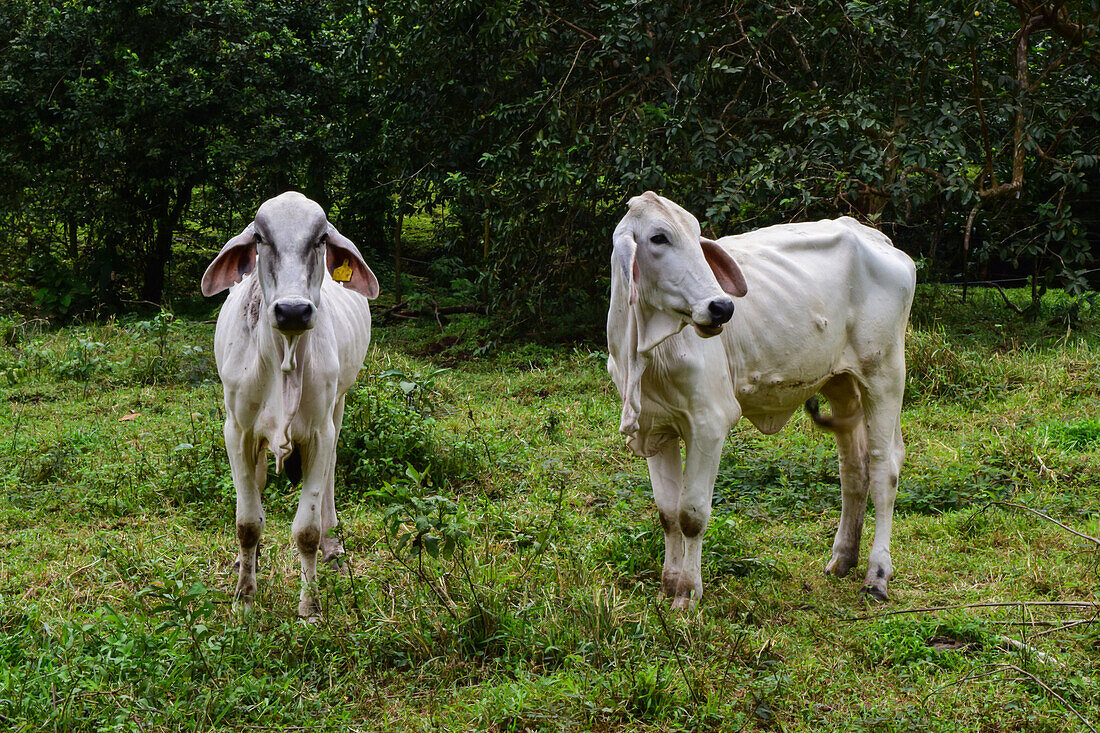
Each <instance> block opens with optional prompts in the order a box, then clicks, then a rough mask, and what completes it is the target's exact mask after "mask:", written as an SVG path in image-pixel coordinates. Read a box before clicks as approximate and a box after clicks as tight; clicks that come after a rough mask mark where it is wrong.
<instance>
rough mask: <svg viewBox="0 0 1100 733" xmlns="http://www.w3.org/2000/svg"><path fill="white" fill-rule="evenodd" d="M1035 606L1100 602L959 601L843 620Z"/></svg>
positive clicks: (1082, 605)
mask: <svg viewBox="0 0 1100 733" xmlns="http://www.w3.org/2000/svg"><path fill="white" fill-rule="evenodd" d="M1024 606H1026V607H1035V606H1054V607H1061V608H1084V609H1093V610H1095V609H1097V608H1100V603H1093V602H1092V601H1003V602H992V603H960V604H958V605H955V606H928V607H926V608H906V609H903V610H901V611H887V612H885V613H875V614H867V615H865V616H850V617H848V618H846V619H843V620H844V621H867V620H870V619H875V618H885V617H886V616H900V615H902V614H907V613H932V612H934V611H955V610H958V609H963V608H1014V607H1015V608H1019V607H1024Z"/></svg>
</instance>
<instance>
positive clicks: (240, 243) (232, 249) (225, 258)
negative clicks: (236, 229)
mask: <svg viewBox="0 0 1100 733" xmlns="http://www.w3.org/2000/svg"><path fill="white" fill-rule="evenodd" d="M255 266H256V222H252V223H251V224H249V225H248V226H247V227H245V228H244V231H243V232H241V233H240V234H238V235H237V236H235V237H233V238H232V239H230V240H229V241H228V242H226V243H225V246H224V247H222V251H221V252H218V256H217V257H215V258H214V261H213V262H211V263H210V266H209V267H207V268H206V272H205V273H203V276H202V294H203V295H205V296H206V297H208V298H209V297H210V296H211V295H217V294H218V293H220V292H221V291H223V290H225V289H226V288H228V287H230V286H232V285H234V284H236V283H238V282H240V281H241V280H242V279H244V276H245V275H247V274H248V273H250V272H252V268H253V267H255Z"/></svg>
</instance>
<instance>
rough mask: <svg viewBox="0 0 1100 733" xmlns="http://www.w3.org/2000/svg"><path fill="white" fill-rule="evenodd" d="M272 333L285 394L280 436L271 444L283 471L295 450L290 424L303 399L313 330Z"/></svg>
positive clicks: (282, 396)
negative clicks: (308, 344) (307, 359)
mask: <svg viewBox="0 0 1100 733" xmlns="http://www.w3.org/2000/svg"><path fill="white" fill-rule="evenodd" d="M271 334H272V336H273V337H274V341H275V350H274V354H275V357H276V359H277V360H278V363H279V367H278V371H277V372H276V374H275V378H276V381H277V383H278V385H279V393H280V397H281V398H282V399H281V400H280V402H281V404H282V411H281V414H280V415H279V425H278V428H277V429H276V435H275V438H276V440H275V441H273V444H272V445H271V451H272V453H274V454H275V470H276V472H279V471H282V468H283V461H285V460H286V458H287V457H288V456H289V455H290V454H291V452H292V451H293V450H294V444H293V442H292V440H291V436H290V426H291V424H292V423H293V422H294V417H295V416H296V415H297V414H298V408H299V406H300V405H301V402H302V376H303V373H304V372H305V350H306V345H307V343H308V341H309V331H306V332H305V333H303V334H299V335H297V336H286V335H284V334H282V333H279V332H278V331H276V330H274V329H272V330H271Z"/></svg>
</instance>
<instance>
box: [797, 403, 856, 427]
mask: <svg viewBox="0 0 1100 733" xmlns="http://www.w3.org/2000/svg"><path fill="white" fill-rule="evenodd" d="M805 407H806V414H807V415H809V416H810V419H811V420H813V421H814V425H816V426H818V427H819V428H822V429H823V430H828V431H829V432H831V433H835V432H836V431H838V430H851V429H852V428H854V427H855V426H856V425H859V423H860V422H862V421H863V410H859V411H858V412H856V413H855V414H853V415H849V416H848V417H836V416H834V415H822V414H821V405H820V404H819V403H818V401H817V398H816V397H811V398H810V399H808V400H806V405H805Z"/></svg>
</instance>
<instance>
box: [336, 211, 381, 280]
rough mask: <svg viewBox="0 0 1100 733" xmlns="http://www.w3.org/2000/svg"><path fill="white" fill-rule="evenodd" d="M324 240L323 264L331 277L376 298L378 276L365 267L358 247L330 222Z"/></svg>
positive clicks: (365, 264)
mask: <svg viewBox="0 0 1100 733" xmlns="http://www.w3.org/2000/svg"><path fill="white" fill-rule="evenodd" d="M325 240H326V241H325V264H326V265H327V266H328V271H329V273H331V274H332V278H333V279H334V280H335V281H336V282H338V283H340V284H341V285H343V286H344V287H345V288H347V289H349V290H354V291H355V292H357V293H359V294H360V295H365V296H366V297H368V298H377V297H378V278H377V277H375V276H374V273H373V272H371V269H370V268H369V267H367V263H366V262H365V261H364V260H363V255H361V254H359V248H358V247H356V246H355V245H354V244H352V242H351V240H350V239H348V238H347V237H345V236H344V235H343V234H341V233H340V232H338V231H336V227H334V226H333V225H332V224H329V225H328V229H327V230H326V231H325Z"/></svg>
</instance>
